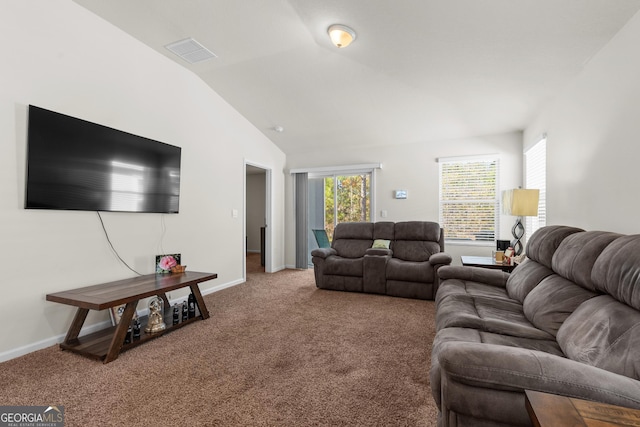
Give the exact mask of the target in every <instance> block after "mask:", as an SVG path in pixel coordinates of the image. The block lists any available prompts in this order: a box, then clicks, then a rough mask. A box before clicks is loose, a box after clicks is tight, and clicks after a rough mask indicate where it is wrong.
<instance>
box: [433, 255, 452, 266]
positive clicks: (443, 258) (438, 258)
mask: <svg viewBox="0 0 640 427" xmlns="http://www.w3.org/2000/svg"><path fill="white" fill-rule="evenodd" d="M451 261H452V259H451V255H449V254H448V253H446V252H437V253H435V254H432V255H431V256H430V257H429V263H430V264H431V265H449V264H451Z"/></svg>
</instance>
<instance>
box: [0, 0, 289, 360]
mask: <svg viewBox="0 0 640 427" xmlns="http://www.w3.org/2000/svg"><path fill="white" fill-rule="evenodd" d="M0 35H1V36H2V37H1V38H2V39H3V40H5V41H6V43H5V44H4V47H3V49H2V51H3V52H2V63H1V65H0V81H1V82H2V83H1V85H0V147H1V152H2V155H1V156H0V199H1V200H2V203H1V204H0V236H1V240H0V241H1V242H2V244H1V245H0V259H1V260H2V268H3V272H2V279H1V280H0V291H1V293H2V296H3V298H2V302H0V307H1V311H2V322H0V360H4V359H8V358H10V357H13V356H16V355H18V354H21V353H24V352H28V351H30V350H33V349H35V348H38V347H42V346H45V345H50V344H52V343H53V342H54V341H55V340H56V339H59V338H60V336H61V335H62V334H64V333H65V332H66V329H67V328H68V326H69V324H70V322H71V320H72V316H73V315H74V309H73V308H71V307H69V306H65V305H61V304H56V303H51V302H46V301H45V295H46V294H47V293H51V292H57V291H62V290H66V289H71V288H75V287H79V286H85V285H92V284H98V283H103V282H106V281H111V280H117V279H122V278H127V277H132V276H133V273H132V272H130V271H129V270H128V269H127V268H126V267H124V266H123V265H122V264H121V263H120V262H119V261H118V260H117V259H116V258H115V256H114V255H113V254H112V252H111V250H110V248H109V246H108V244H107V241H106V238H105V236H104V234H103V231H102V229H101V226H100V223H99V221H98V218H97V215H96V213H92V212H68V211H39V210H25V209H24V208H23V206H24V187H25V167H26V164H25V153H26V137H27V135H26V125H27V106H28V105H29V104H34V105H38V106H41V107H43V108H47V109H51V110H54V111H58V112H61V113H64V114H68V115H71V116H76V117H80V118H82V119H85V120H89V121H93V122H97V123H100V124H103V125H107V126H110V127H113V128H117V129H121V130H124V131H127V132H131V133H134V134H137V135H142V136H145V137H148V138H152V139H157V140H160V141H163V142H166V143H169V144H173V145H177V146H180V147H182V177H181V200H180V213H179V214H177V215H159V214H125V213H104V214H103V217H104V220H105V224H106V227H107V229H108V231H109V233H110V237H111V240H112V242H113V243H114V245H115V247H116V248H117V250H118V251H119V253H120V255H121V256H122V258H124V259H125V260H126V261H127V262H128V263H130V264H131V266H132V267H133V268H135V269H136V270H138V271H140V272H141V273H151V272H153V257H154V256H155V255H156V254H158V253H159V251H160V248H162V249H163V250H164V251H165V252H168V253H175V252H179V253H181V254H182V257H183V263H184V264H186V265H187V266H188V267H187V268H188V269H189V270H194V271H208V272H215V273H218V279H217V280H215V281H211V282H207V283H204V284H203V285H201V288H202V289H203V290H204V291H205V292H206V291H211V290H213V289H214V288H217V287H221V286H227V285H232V284H236V283H239V282H241V281H242V277H243V271H242V266H243V257H244V252H243V239H244V237H243V227H244V225H243V222H244V218H243V217H242V214H240V215H239V216H238V217H237V218H233V217H232V214H231V213H232V210H233V209H237V210H238V211H239V212H242V211H243V209H242V207H243V204H244V200H243V197H244V194H243V193H244V188H243V185H244V184H243V182H244V158H245V157H247V154H250V156H251V158H252V159H254V160H255V161H258V162H259V163H260V164H263V165H265V166H267V167H269V168H271V169H272V170H273V171H282V170H283V168H284V164H285V156H284V154H283V153H282V152H281V151H280V150H279V149H278V148H277V147H276V146H275V145H273V144H272V143H271V142H270V141H269V140H268V139H267V138H266V137H265V136H264V135H263V134H262V133H260V132H259V131H258V130H257V129H255V128H254V127H253V126H252V125H250V124H249V123H248V122H247V121H246V120H245V119H244V118H243V117H242V116H240V115H239V114H238V113H237V112H236V111H235V110H233V109H232V108H231V107H230V106H229V105H228V104H227V103H226V102H224V101H223V100H222V99H221V98H220V97H219V96H218V95H217V94H216V93H214V92H213V91H211V90H210V89H209V88H208V87H207V86H205V84H204V83H203V82H202V81H201V80H200V79H198V78H197V77H195V75H193V74H192V73H190V72H189V71H187V70H186V69H184V68H183V67H181V66H179V65H178V64H176V63H174V62H173V61H170V60H169V59H167V58H166V57H164V56H162V55H160V54H158V53H156V52H154V51H152V50H151V49H149V48H147V47H145V46H144V45H142V44H141V43H139V42H138V41H137V40H135V39H133V38H132V37H130V36H128V35H126V34H124V33H123V32H122V31H120V30H119V29H117V28H116V27H114V26H112V25H111V24H108V23H107V22H105V21H104V20H102V19H101V18H98V17H96V16H95V15H93V14H91V13H90V12H89V11H87V10H86V9H83V8H82V7H80V6H78V5H77V4H75V3H72V2H71V1H68V0H46V1H45V0H42V1H36V0H33V1H28V2H23V1H7V2H3V4H2V14H0ZM272 186H273V188H272V197H273V208H272V212H271V216H272V218H273V228H272V233H273V234H272V235H273V240H272V242H273V244H272V248H271V253H272V268H273V270H277V269H278V268H282V266H283V265H284V238H283V236H284V194H283V189H284V176H283V174H282V173H279V172H277V173H274V174H273V180H272ZM163 221H164V226H166V233H165V234H164V237H163V238H162V240H161V237H162V236H163ZM171 296H172V297H173V298H176V297H180V296H181V295H180V294H179V293H178V292H176V293H175V295H174V293H172V295H171ZM139 308H141V307H139ZM107 318H108V316H107V315H106V313H100V314H95V315H94V314H92V315H90V317H89V319H88V321H87V323H88V324H96V323H100V322H102V321H105V320H106V319H107Z"/></svg>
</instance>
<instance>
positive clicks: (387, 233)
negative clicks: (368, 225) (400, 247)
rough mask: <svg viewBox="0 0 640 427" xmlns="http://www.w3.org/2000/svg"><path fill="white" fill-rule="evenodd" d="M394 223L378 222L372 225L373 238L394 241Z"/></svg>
mask: <svg viewBox="0 0 640 427" xmlns="http://www.w3.org/2000/svg"><path fill="white" fill-rule="evenodd" d="M395 229H396V223H395V222H389V221H380V222H376V223H374V224H373V238H374V239H382V240H394V239H395Z"/></svg>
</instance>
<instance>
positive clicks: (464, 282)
mask: <svg viewBox="0 0 640 427" xmlns="http://www.w3.org/2000/svg"><path fill="white" fill-rule="evenodd" d="M438 276H439V277H440V281H441V282H440V287H438V293H437V294H436V299H435V301H436V307H437V306H439V305H440V302H441V301H442V300H444V299H445V298H446V297H447V296H449V295H478V296H485V297H491V298H500V299H511V298H509V295H507V291H506V289H505V283H506V281H507V277H508V276H509V275H508V274H507V273H505V272H503V271H497V270H489V269H487V268H480V267H460V266H445V267H442V268H439V269H438Z"/></svg>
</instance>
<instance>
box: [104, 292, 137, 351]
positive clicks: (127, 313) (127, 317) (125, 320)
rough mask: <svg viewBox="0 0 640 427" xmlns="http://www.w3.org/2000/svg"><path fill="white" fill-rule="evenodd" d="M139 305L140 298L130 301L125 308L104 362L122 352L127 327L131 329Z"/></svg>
mask: <svg viewBox="0 0 640 427" xmlns="http://www.w3.org/2000/svg"><path fill="white" fill-rule="evenodd" d="M137 306H138V300H136V301H131V302H128V303H127V306H126V307H125V308H124V313H122V317H121V318H120V322H119V323H118V326H117V327H116V330H115V332H114V333H113V337H112V338H111V344H110V345H109V351H107V355H106V356H105V358H104V363H109V362H111V361H113V360H116V359H117V358H118V355H119V354H120V349H121V348H122V345H123V344H124V336H125V335H126V334H127V329H129V325H131V320H132V319H133V313H134V312H135V311H136V307H137Z"/></svg>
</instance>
